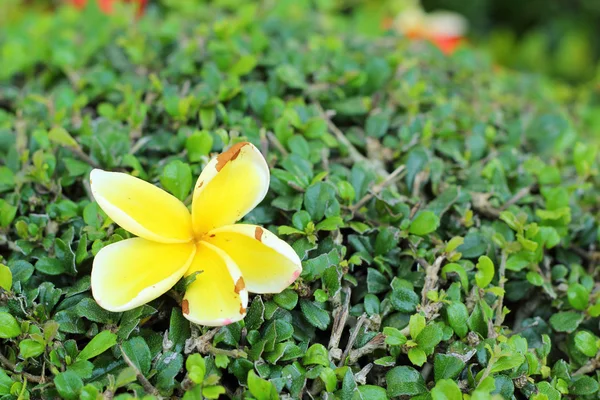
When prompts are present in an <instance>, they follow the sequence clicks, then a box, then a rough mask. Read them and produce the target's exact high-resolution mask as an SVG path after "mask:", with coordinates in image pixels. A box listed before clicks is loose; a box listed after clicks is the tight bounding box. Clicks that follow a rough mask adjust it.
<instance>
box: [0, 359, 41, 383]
mask: <svg viewBox="0 0 600 400" xmlns="http://www.w3.org/2000/svg"><path fill="white" fill-rule="evenodd" d="M0 364H2V365H3V366H4V367H5V368H7V369H9V370H11V371H12V372H14V373H15V374H20V375H23V376H24V377H25V378H26V379H27V380H28V381H31V382H35V383H44V382H45V379H44V378H43V377H41V376H37V375H31V374H30V373H27V372H18V371H17V370H16V369H17V366H16V365H15V364H13V363H12V362H11V361H10V360H9V359H8V358H6V357H4V355H2V353H0Z"/></svg>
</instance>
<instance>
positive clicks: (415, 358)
mask: <svg viewBox="0 0 600 400" xmlns="http://www.w3.org/2000/svg"><path fill="white" fill-rule="evenodd" d="M408 359H409V360H410V362H411V363H413V364H414V365H418V366H419V367H421V366H423V364H425V362H427V355H426V354H425V352H424V351H423V350H421V349H420V348H418V347H413V348H411V349H410V350H408Z"/></svg>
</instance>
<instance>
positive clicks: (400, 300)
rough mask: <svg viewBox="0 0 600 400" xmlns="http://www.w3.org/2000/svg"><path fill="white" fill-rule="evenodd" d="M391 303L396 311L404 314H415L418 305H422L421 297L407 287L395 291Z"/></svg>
mask: <svg viewBox="0 0 600 400" xmlns="http://www.w3.org/2000/svg"><path fill="white" fill-rule="evenodd" d="M390 301H391V303H392V306H393V307H394V308H395V309H396V310H398V311H401V312H404V313H412V312H414V311H415V310H416V309H417V304H419V303H420V299H419V296H418V295H417V294H416V293H415V292H414V291H412V290H410V289H408V288H405V287H400V288H396V289H394V291H393V292H392V296H391V297H390Z"/></svg>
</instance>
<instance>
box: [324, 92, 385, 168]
mask: <svg viewBox="0 0 600 400" xmlns="http://www.w3.org/2000/svg"><path fill="white" fill-rule="evenodd" d="M314 105H315V107H316V108H317V111H319V114H321V117H322V118H323V119H324V120H325V122H326V123H327V126H328V127H329V130H330V131H331V132H333V134H334V135H335V137H336V139H337V140H338V141H339V142H340V143H341V144H342V145H343V146H344V147H345V148H346V149H348V155H349V156H350V159H352V161H353V162H355V163H359V162H366V163H368V164H370V165H373V163H372V162H371V161H369V160H368V159H367V158H366V157H365V156H363V155H362V154H361V153H360V152H359V151H358V150H357V149H356V147H354V145H353V144H352V143H351V142H350V140H348V138H347V137H346V135H344V132H342V131H341V130H340V128H338V127H337V126H336V125H335V124H334V123H333V121H332V120H331V118H330V116H329V114H328V113H326V112H325V110H324V109H323V106H321V103H319V102H316V103H314ZM373 167H374V168H375V170H376V172H377V174H378V175H380V176H382V177H384V178H387V176H388V175H389V174H388V172H387V171H386V170H385V169H384V168H383V167H381V166H375V165H373Z"/></svg>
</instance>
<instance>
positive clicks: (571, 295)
mask: <svg viewBox="0 0 600 400" xmlns="http://www.w3.org/2000/svg"><path fill="white" fill-rule="evenodd" d="M567 298H568V299H569V304H570V305H571V307H573V308H574V309H576V310H580V311H583V310H585V309H586V308H587V306H588V303H589V301H590V294H589V292H588V290H587V289H586V288H585V287H584V286H583V285H582V284H580V283H572V284H570V285H569V288H568V289H567Z"/></svg>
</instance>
